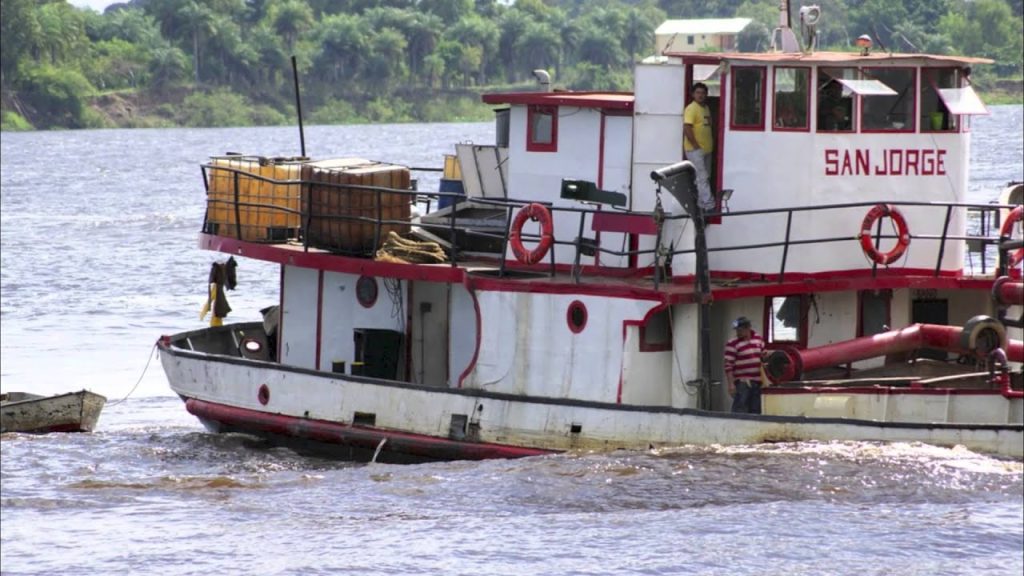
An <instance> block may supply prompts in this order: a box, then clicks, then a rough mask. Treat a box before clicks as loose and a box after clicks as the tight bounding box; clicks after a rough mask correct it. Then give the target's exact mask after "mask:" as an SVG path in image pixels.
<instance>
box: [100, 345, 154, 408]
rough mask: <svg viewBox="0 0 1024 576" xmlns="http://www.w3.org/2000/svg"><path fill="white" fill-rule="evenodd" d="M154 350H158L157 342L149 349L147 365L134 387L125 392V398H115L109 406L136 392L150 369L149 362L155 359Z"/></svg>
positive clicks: (125, 398)
mask: <svg viewBox="0 0 1024 576" xmlns="http://www.w3.org/2000/svg"><path fill="white" fill-rule="evenodd" d="M154 352H156V344H153V347H152V348H150V349H149V358H147V359H146V366H145V367H144V368H143V369H142V374H139V379H138V380H136V381H135V386H132V389H131V390H129V391H128V393H127V394H125V396H124V398H121V399H120V400H115V401H114V402H109V403H107V406H116V405H118V404H120V403H121V402H124V401H125V400H127V399H128V397H129V396H131V395H132V394H133V393H134V392H135V389H136V388H138V387H139V384H141V383H142V378H143V377H144V376H145V375H146V371H147V370H149V363H150V362H152V361H153V356H154V354H153V353H154Z"/></svg>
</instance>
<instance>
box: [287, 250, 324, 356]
mask: <svg viewBox="0 0 1024 576" xmlns="http://www.w3.org/2000/svg"><path fill="white" fill-rule="evenodd" d="M282 316H283V314H282ZM323 326H324V271H323V270H320V271H319V273H318V274H317V286H316V360H315V361H314V364H313V365H314V366H316V369H317V370H319V369H320V340H321V338H322V337H323Z"/></svg>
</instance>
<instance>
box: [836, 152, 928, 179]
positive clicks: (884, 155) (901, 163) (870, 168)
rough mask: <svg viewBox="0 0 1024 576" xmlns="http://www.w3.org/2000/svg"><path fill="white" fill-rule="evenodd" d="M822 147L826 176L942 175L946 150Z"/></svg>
mask: <svg viewBox="0 0 1024 576" xmlns="http://www.w3.org/2000/svg"><path fill="white" fill-rule="evenodd" d="M871 152H872V151H871V150H869V149H857V150H837V149H835V148H830V149H826V150H825V175H826V176H945V175H946V151H945V150H933V149H928V150H921V149H916V148H911V149H901V148H886V149H884V150H881V151H875V159H876V162H875V163H874V164H872V162H871V156H872V154H871Z"/></svg>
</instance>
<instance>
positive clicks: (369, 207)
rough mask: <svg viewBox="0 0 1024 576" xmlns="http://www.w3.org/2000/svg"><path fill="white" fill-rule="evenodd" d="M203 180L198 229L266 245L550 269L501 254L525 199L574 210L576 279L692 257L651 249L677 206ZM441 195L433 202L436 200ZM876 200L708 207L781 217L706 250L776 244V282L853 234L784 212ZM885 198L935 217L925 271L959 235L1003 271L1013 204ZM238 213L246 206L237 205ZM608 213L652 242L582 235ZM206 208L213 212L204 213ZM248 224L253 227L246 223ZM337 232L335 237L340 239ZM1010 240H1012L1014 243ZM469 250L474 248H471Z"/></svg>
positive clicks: (261, 179) (658, 276)
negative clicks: (325, 205) (319, 191)
mask: <svg viewBox="0 0 1024 576" xmlns="http://www.w3.org/2000/svg"><path fill="white" fill-rule="evenodd" d="M210 169H216V170H218V171H221V172H225V173H230V174H231V175H232V176H231V178H232V182H231V193H229V194H224V193H223V191H221V192H222V193H220V194H212V193H211V192H210V181H209V178H208V175H207V171H208V170H210ZM203 174H204V182H205V183H206V188H207V192H208V199H207V200H208V208H207V212H206V217H205V219H204V224H203V230H204V231H205V232H208V233H211V234H216V235H220V236H228V237H234V238H237V239H240V240H246V241H256V242H269V243H281V242H290V243H300V244H301V245H302V246H303V248H304V249H305V250H310V249H323V250H327V251H331V252H335V253H340V254H345V255H349V256H360V257H373V256H374V255H375V254H376V251H377V249H379V248H380V247H381V245H382V243H383V242H384V241H385V240H386V237H387V235H388V233H389V232H392V231H394V232H396V233H399V234H403V233H408V232H410V231H411V230H412V228H413V227H416V228H417V229H419V230H423V231H426V232H428V233H429V234H430V235H432V236H433V237H435V238H438V239H441V240H443V241H444V243H445V246H444V248H445V252H446V253H447V256H448V263H449V264H450V265H451V266H456V265H458V262H459V261H460V260H461V259H462V256H463V254H464V253H467V252H472V250H471V248H470V240H471V239H474V238H476V239H484V240H487V241H490V242H491V243H492V244H494V245H496V246H500V254H498V255H497V257H496V259H497V260H498V262H499V271H498V273H499V274H500V275H505V274H506V273H507V272H508V271H509V269H510V268H515V269H522V268H534V269H537V270H540V271H545V270H546V272H547V273H548V274H550V275H552V276H553V275H555V274H557V273H558V271H559V268H560V266H559V265H558V264H557V263H556V259H555V250H554V249H552V250H550V251H549V253H548V255H547V258H546V261H545V262H544V263H537V264H534V265H532V266H526V265H523V264H521V263H518V262H516V261H515V259H514V258H507V257H505V255H506V254H509V250H508V246H509V241H510V231H511V227H512V220H513V218H514V216H515V214H516V212H517V211H518V210H520V209H522V208H523V207H524V206H526V205H528V204H533V203H539V204H542V205H543V206H544V207H545V208H547V210H549V211H550V212H551V213H552V215H553V218H554V219H565V218H567V217H570V218H571V216H570V215H575V217H576V218H577V219H578V220H577V221H578V227H577V229H578V235H577V236H575V237H573V238H571V239H570V238H558V237H555V238H553V240H552V244H553V247H557V246H566V247H570V248H571V249H572V251H573V253H574V255H575V257H574V259H573V264H572V265H571V266H569V269H570V271H571V273H572V275H573V277H574V279H575V280H576V281H580V279H581V277H582V275H583V274H582V272H584V271H585V272H586V273H587V275H591V274H593V275H598V276H600V275H635V276H644V275H648V274H649V275H651V276H652V277H653V280H654V282H655V283H656V284H657V283H658V282H659V281H661V280H664V279H666V278H667V277H668V276H669V275H670V272H668V271H667V265H668V263H669V262H671V261H672V259H673V257H675V256H685V255H694V254H696V253H697V251H698V249H699V248H697V247H690V248H678V247H672V248H670V249H669V248H660V249H659V248H658V246H660V245H661V244H662V242H661V237H660V236H661V234H662V231H663V229H664V227H665V226H666V225H667V224H668V223H670V222H672V221H680V220H692V219H693V216H691V215H690V214H687V213H666V212H662V211H654V212H636V211H629V210H621V209H611V210H609V209H607V208H599V207H595V206H593V205H589V204H581V205H579V206H564V205H555V204H553V203H551V202H537V201H536V200H529V199H515V198H473V199H471V200H470V202H471V203H472V204H473V205H474V206H476V207H481V208H486V209H489V210H490V211H491V212H492V216H491V220H490V222H489V225H487V226H481V222H480V220H479V219H478V218H474V217H463V216H460V213H459V210H457V209H455V207H456V206H458V205H459V204H460V201H465V200H466V198H465V197H464V196H463V195H461V194H457V193H451V192H440V191H437V192H433V191H430V192H424V191H419V190H415V189H413V188H412V187H410V188H408V189H403V188H391V187H386V186H375V185H368V184H355V183H327V182H316V183H315V184H316V186H318V187H322V188H325V189H328V190H331V191H337V194H336V196H337V197H336V198H334V199H333V200H332V202H333V203H334V204H333V205H334V207H335V208H336V210H334V211H333V212H330V211H329V212H325V211H323V210H321V211H320V212H318V213H314V210H312V209H311V206H312V203H311V201H310V198H309V194H310V186H311V184H313V183H312V182H309V181H307V180H303V179H301V178H291V179H276V178H273V177H269V176H262V175H259V174H253V173H251V172H246V171H244V170H240V169H235V168H231V167H225V166H215V165H212V164H206V165H203ZM257 185H260V186H263V188H262V189H261V192H260V193H253V190H255V188H254V187H255V186H257ZM442 201H443V202H442ZM442 203H444V204H447V205H449V206H451V207H452V209H450V210H448V211H447V212H446V214H445V217H444V218H436V219H430V220H425V219H422V218H420V217H419V215H417V214H413V213H412V212H411V211H410V210H409V209H408V208H409V207H410V206H412V205H424V204H425V205H426V206H438V205H440V204H442ZM877 204H879V202H866V201H865V202H847V203H836V204H827V205H815V206H791V207H778V208H768V209H759V210H737V211H722V212H715V213H710V214H708V215H707V217H709V218H715V219H716V220H718V221H719V222H722V223H725V222H728V221H729V220H730V219H734V218H742V217H751V216H760V217H766V216H772V215H776V216H781V217H784V218H785V222H786V223H785V231H784V233H783V234H782V235H781V237H778V238H773V239H767V240H765V241H762V242H754V243H737V244H718V245H708V246H707V247H706V250H707V252H708V253H716V252H731V251H745V250H754V249H762V248H781V257H780V260H779V263H778V273H777V275H774V278H776V279H777V280H778V281H779V282H783V281H784V280H785V279H786V277H787V273H789V270H788V269H787V266H788V265H789V261H788V259H789V256H790V249H791V248H793V247H796V246H801V245H808V244H827V243H839V242H858V240H859V238H858V236H857V235H853V234H842V235H831V236H829V235H823V236H821V237H815V238H794V237H793V234H792V232H793V222H794V215H796V214H801V213H821V212H824V211H830V210H844V209H851V208H866V209H870V208H871V207H873V206H876V205H877ZM885 204H887V205H889V206H895V207H897V208H900V207H927V208H932V209H934V211H935V215H936V218H937V219H941V220H942V221H943V226H942V228H941V231H940V233H937V234H936V233H932V234H924V233H911V234H910V238H911V239H912V240H924V241H930V242H937V243H938V247H937V250H936V258H935V264H934V269H933V274H934V275H935V276H938V275H939V274H940V272H941V265H942V261H943V256H944V254H945V252H946V250H947V248H948V247H949V246H950V244H951V243H952V242H963V243H965V244H966V245H967V254H968V256H969V257H972V255H973V254H979V255H980V257H981V274H982V275H986V274H987V273H988V263H989V262H990V261H991V262H994V263H995V264H994V266H993V268H994V272H996V273H997V274H1003V273H1005V272H1006V264H1005V263H1006V262H1007V261H1008V257H1007V256H1006V251H1007V250H1009V249H1010V247H1011V246H1014V244H1012V241H1011V242H1010V244H1008V245H1007V242H1006V239H1002V240H1003V244H1004V245H1005V246H1002V250H1001V252H1002V253H1003V255H1002V256H1001V257H1000V256H999V255H998V254H999V252H1000V246H1001V244H1000V242H1001V238H1000V236H999V235H998V230H999V228H1000V218H1001V214H1002V213H1003V212H1004V211H1006V210H1008V209H1011V208H1013V206H1010V205H1004V204H995V203H989V204H977V203H957V202H916V201H890V202H885ZM957 210H964V211H965V213H966V218H967V221H968V227H967V233H966V234H958V233H954V232H953V231H951V229H950V225H951V222H952V221H953V215H954V212H955V211H957ZM246 211H248V213H247V212H246ZM599 214H600V215H604V216H607V215H608V214H615V215H630V216H634V217H639V218H646V217H649V218H651V219H652V220H653V221H654V223H655V225H656V229H657V235H658V236H659V237H658V238H657V239H656V240H655V242H654V247H651V248H641V247H639V246H636V247H631V248H629V249H615V248H614V247H610V246H605V245H602V244H601V243H599V242H595V241H594V240H593V239H587V238H586V237H585V236H584V234H585V231H586V229H587V222H588V219H589V220H590V222H591V223H593V221H594V218H595V216H596V215H599ZM211 216H216V218H211ZM252 229H255V232H254V231H253V230H252ZM338 236H341V237H340V238H339V237H338ZM521 237H522V239H523V240H524V241H525V242H536V241H539V240H540V234H537V233H533V232H530V231H528V230H523V231H522V232H521ZM872 238H873V241H874V245H875V246H876V247H878V246H879V245H880V243H881V242H882V241H886V242H891V241H893V240H897V239H898V238H897V236H896V235H894V234H892V233H887V232H884V231H883V230H882V227H881V225H880V221H879V225H878V226H876V229H875V232H874V234H873V235H872ZM1018 244H1019V241H1018ZM597 253H600V254H602V255H607V256H613V257H619V258H628V259H630V261H631V262H632V263H634V265H631V267H630V268H629V269H627V270H625V271H624V270H623V269H620V268H612V267H601V266H597V265H587V266H582V265H580V260H581V255H582V254H587V255H593V254H597ZM474 256H475V255H474ZM642 258H644V259H649V262H650V264H649V265H646V266H640V265H638V263H639V262H640V260H641V259H642ZM877 270H878V264H877V263H874V264H872V266H871V273H872V275H875V274H877Z"/></svg>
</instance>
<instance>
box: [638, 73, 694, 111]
mask: <svg viewBox="0 0 1024 576" xmlns="http://www.w3.org/2000/svg"><path fill="white" fill-rule="evenodd" d="M684 71H685V69H684V68H683V67H682V66H681V65H679V64H678V63H676V64H673V63H664V64H637V65H636V76H635V79H634V80H633V83H634V86H635V88H634V90H635V93H636V101H635V102H634V104H633V110H634V113H635V114H638V115H639V114H679V115H682V113H683V100H684V98H683V92H684V90H685V87H684V85H683V84H684V82H685V80H684Z"/></svg>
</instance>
